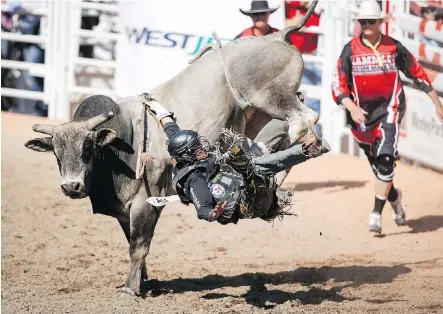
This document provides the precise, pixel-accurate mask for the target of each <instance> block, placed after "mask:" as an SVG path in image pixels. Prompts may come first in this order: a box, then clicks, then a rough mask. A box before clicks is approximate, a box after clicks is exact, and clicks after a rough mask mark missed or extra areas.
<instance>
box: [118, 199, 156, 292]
mask: <svg viewBox="0 0 443 314" xmlns="http://www.w3.org/2000/svg"><path fill="white" fill-rule="evenodd" d="M143 192H145V191H143ZM139 194H140V195H137V197H136V198H135V200H134V202H133V203H132V206H131V211H130V215H131V218H130V238H129V255H130V257H131V271H130V272H129V275H128V278H127V280H126V284H125V286H124V287H123V288H122V292H123V293H127V294H130V295H140V283H141V280H142V278H143V277H144V276H145V277H146V278H147V272H146V264H145V259H146V256H147V255H148V253H149V247H150V245H151V240H152V238H153V236H154V230H155V226H156V224H157V221H158V219H159V217H160V214H161V209H159V208H155V207H153V206H151V205H149V204H148V203H147V202H146V201H145V200H146V199H147V197H148V196H147V194H146V193H139Z"/></svg>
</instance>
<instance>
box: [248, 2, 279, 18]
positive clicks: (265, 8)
mask: <svg viewBox="0 0 443 314" xmlns="http://www.w3.org/2000/svg"><path fill="white" fill-rule="evenodd" d="M279 7H280V5H279V6H277V7H276V8H270V7H269V5H268V1H252V2H251V9H250V10H249V11H243V10H242V9H239V10H240V12H241V13H243V14H244V15H251V14H256V13H266V12H269V13H274V12H275V11H277V9H278V8H279Z"/></svg>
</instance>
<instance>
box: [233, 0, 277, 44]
mask: <svg viewBox="0 0 443 314" xmlns="http://www.w3.org/2000/svg"><path fill="white" fill-rule="evenodd" d="M279 7H280V6H277V7H276V8H270V7H269V5H268V1H252V2H251V9H250V10H249V11H246V10H242V9H239V10H240V12H241V13H243V14H244V15H247V16H249V17H250V18H251V19H252V22H253V24H254V25H253V26H252V27H249V28H247V29H245V30H244V31H243V32H241V33H240V34H238V35H237V36H236V37H235V38H234V39H238V38H241V37H246V36H265V35H268V34H271V33H275V32H278V31H279V30H278V29H277V28H274V27H271V26H270V25H269V24H268V20H269V16H270V15H271V14H272V13H274V12H275V11H276V10H277V9H278V8H279Z"/></svg>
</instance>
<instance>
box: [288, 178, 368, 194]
mask: <svg viewBox="0 0 443 314" xmlns="http://www.w3.org/2000/svg"><path fill="white" fill-rule="evenodd" d="M368 182H369V181H351V180H350V181H341V180H338V181H325V182H306V183H295V182H285V186H292V185H294V183H295V187H294V190H295V191H296V192H302V191H315V190H318V189H325V188H335V187H339V188H340V189H338V190H337V191H333V192H339V191H344V190H349V189H356V188H361V187H364V186H365V185H366V184H367V183H368ZM331 193H332V192H331Z"/></svg>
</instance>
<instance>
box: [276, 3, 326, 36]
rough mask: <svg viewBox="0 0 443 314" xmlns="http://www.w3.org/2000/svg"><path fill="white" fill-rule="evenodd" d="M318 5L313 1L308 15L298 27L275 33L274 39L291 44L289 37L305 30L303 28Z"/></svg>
mask: <svg viewBox="0 0 443 314" xmlns="http://www.w3.org/2000/svg"><path fill="white" fill-rule="evenodd" d="M317 3H318V0H316V1H312V4H311V5H310V6H309V9H308V12H306V15H305V16H304V17H303V19H302V20H301V21H300V22H299V23H297V24H296V25H292V26H289V27H286V28H284V29H282V30H280V31H278V32H277V33H274V34H273V35H276V36H272V37H274V38H279V39H280V40H283V41H284V42H285V43H287V44H291V42H290V41H289V35H291V34H292V33H295V32H298V31H299V30H300V29H302V28H303V26H305V24H306V22H307V21H308V19H309V18H310V17H311V15H312V12H314V9H315V7H316V6H317Z"/></svg>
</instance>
